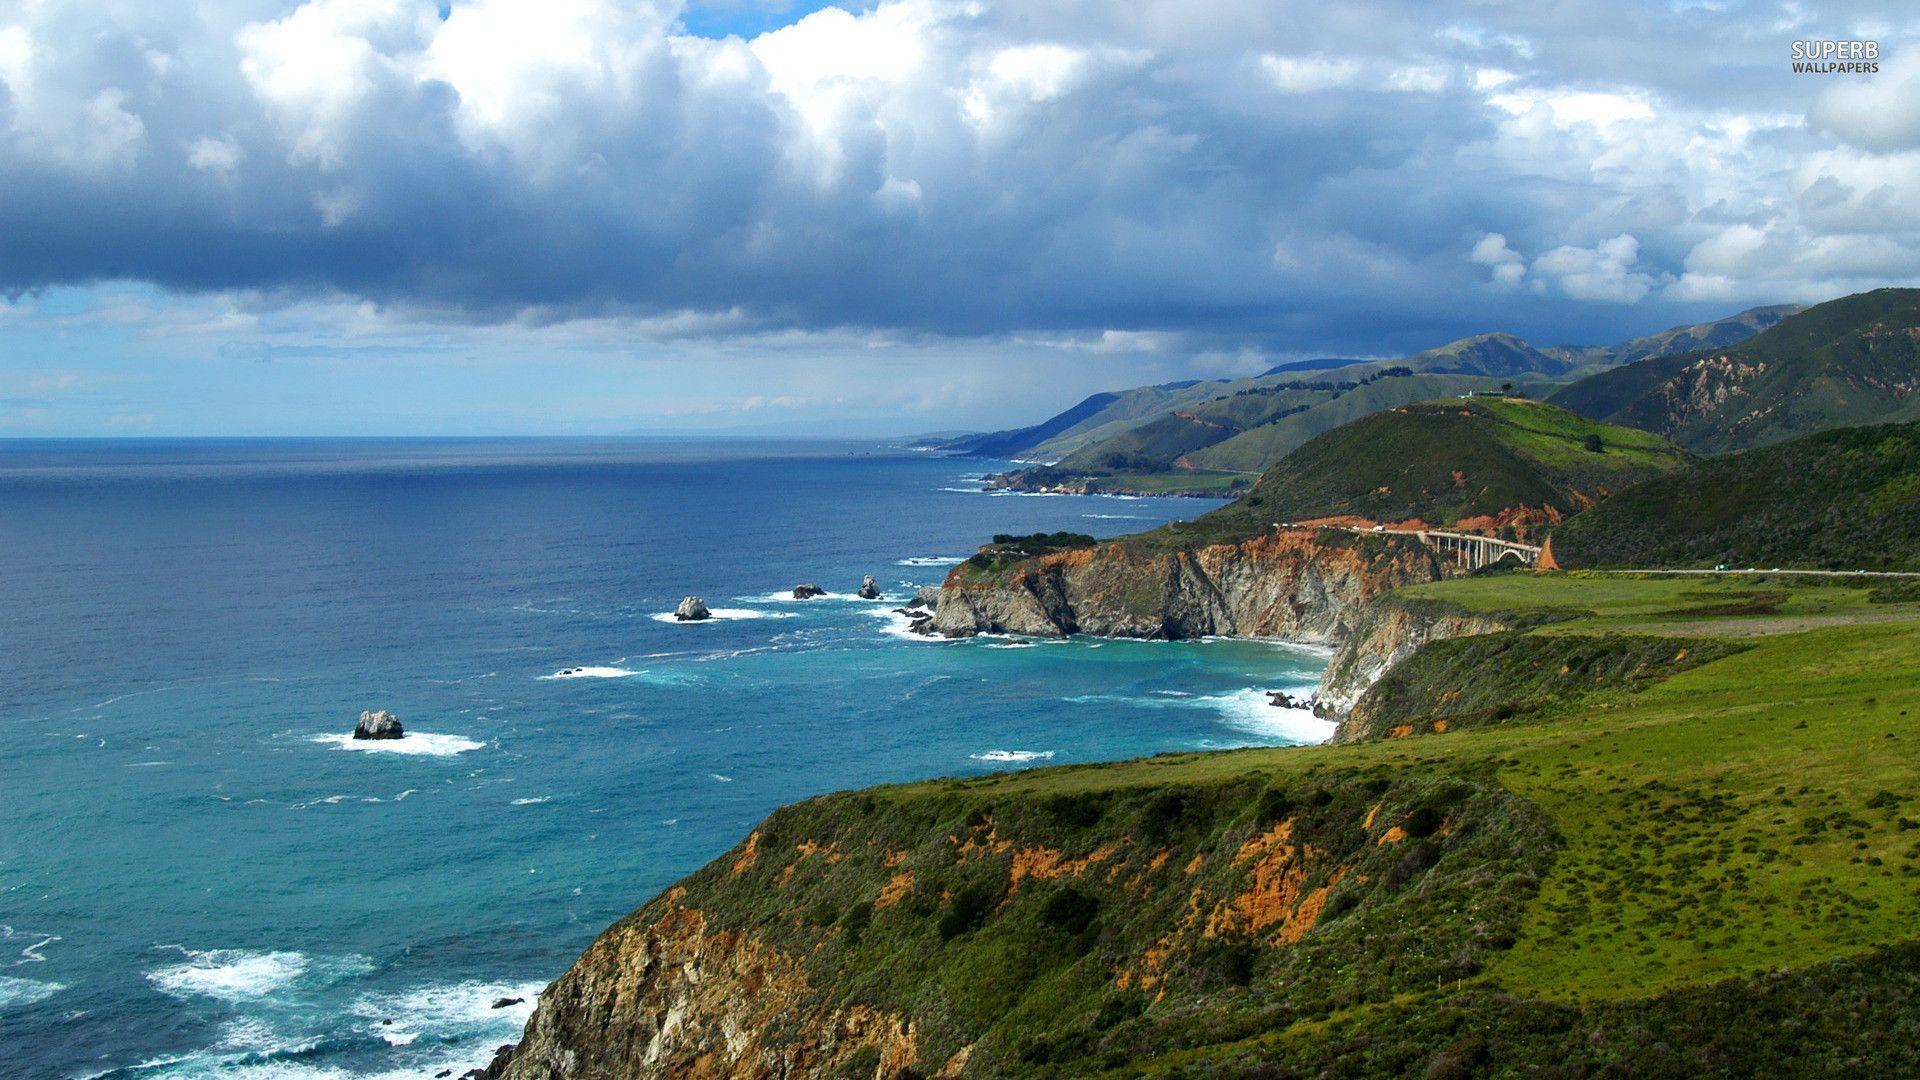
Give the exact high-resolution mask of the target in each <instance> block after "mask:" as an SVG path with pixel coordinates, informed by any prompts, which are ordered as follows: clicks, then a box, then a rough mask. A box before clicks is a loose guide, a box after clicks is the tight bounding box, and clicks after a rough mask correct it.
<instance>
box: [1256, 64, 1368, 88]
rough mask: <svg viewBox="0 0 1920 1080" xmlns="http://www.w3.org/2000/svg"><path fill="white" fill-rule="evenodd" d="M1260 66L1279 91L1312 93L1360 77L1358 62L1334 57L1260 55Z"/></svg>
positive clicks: (1335, 86)
mask: <svg viewBox="0 0 1920 1080" xmlns="http://www.w3.org/2000/svg"><path fill="white" fill-rule="evenodd" d="M1260 66H1261V68H1263V69H1264V70H1265V71H1266V73H1267V78H1269V79H1271V80H1273V85H1274V86H1276V87H1278V88H1279V90H1280V91H1281V92H1282V93H1287V94H1315V93H1320V92H1322V91H1325V90H1337V89H1339V88H1341V87H1345V86H1351V85H1353V84H1354V83H1355V82H1356V81H1357V80H1358V79H1359V78H1360V72H1361V67H1360V64H1359V62H1358V61H1355V60H1351V59H1347V58H1345V57H1337V56H1274V55H1271V54H1269V55H1267V56H1263V57H1261V58H1260Z"/></svg>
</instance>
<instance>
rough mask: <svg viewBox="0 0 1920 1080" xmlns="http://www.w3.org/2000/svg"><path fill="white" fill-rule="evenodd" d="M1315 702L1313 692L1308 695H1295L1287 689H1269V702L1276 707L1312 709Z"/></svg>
mask: <svg viewBox="0 0 1920 1080" xmlns="http://www.w3.org/2000/svg"><path fill="white" fill-rule="evenodd" d="M1313 703H1314V699H1313V695H1311V694H1309V695H1307V696H1306V697H1294V696H1293V695H1292V694H1289V693H1287V692H1286V691H1285V690H1269V691H1268V692H1267V704H1269V705H1271V706H1273V707H1274V708H1276V709H1311V708H1313Z"/></svg>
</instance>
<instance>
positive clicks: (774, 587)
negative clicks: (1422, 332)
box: [0, 439, 1328, 1078]
mask: <svg viewBox="0 0 1920 1080" xmlns="http://www.w3.org/2000/svg"><path fill="white" fill-rule="evenodd" d="M995 467H997V463H991V462H988V463H982V462H974V461H960V460H953V459H944V458H940V457H936V456H930V455H926V454H916V453H912V452H909V451H906V450H903V449H900V448H897V447H888V446H883V445H877V444H872V443H840V442H770V441H767V442H763V441H745V440H728V441H697V440H667V439H659V440H648V439H626V440H490V439H469V440H447V439H437V440H139V441H73V442H65V441H33V442H24V441H17V442H0V1076H7V1077H16V1076H18V1077H36V1078H37V1077H95V1076H107V1077H129V1078H131V1077H141V1078H147V1077H153V1078H159V1077H185V1076H194V1077H199V1076H218V1077H302V1078H304V1077H368V1076H396V1077H398V1076H404V1077H418V1076H433V1075H435V1074H436V1073H439V1072H441V1071H442V1070H452V1071H453V1072H454V1073H455V1074H457V1073H458V1072H460V1071H463V1070H465V1069H467V1068H470V1067H472V1066H475V1065H480V1064H484V1063H485V1062H486V1060H487V1059H488V1058H490V1057H491V1055H492V1052H493V1050H494V1048H495V1047H496V1046H498V1045H499V1044H501V1043H503V1042H510V1041H512V1040H513V1039H514V1038H515V1037H516V1035H517V1033H518V1030H519V1028H520V1026H521V1024H522V1023H524V1021H525V1019H526V1017H527V1015H528V1013H529V1011H530V1010H531V1008H532V1003H533V998H534V996H535V995H536V994H537V993H538V992H539V990H540V989H541V987H542V986H544V984H545V983H546V982H548V981H549V980H551V979H552V978H554V977H556V976H558V975H559V974H560V973H561V972H562V971H563V970H565V969H566V967H567V966H568V964H570V963H571V962H572V960H573V959H574V957H575V956H577V955H578V954H579V952H580V951H581V950H582V949H583V948H585V946H586V945H587V944H588V943H589V942H590V941H591V940H592V939H593V937H594V935H595V934H597V933H598V932H599V931H600V930H601V929H603V928H604V927H605V926H606V925H607V924H609V923H611V922H612V921H613V920H615V919H617V918H618V917H620V916H621V915H624V914H626V913H627V912H628V911H630V910H632V909H633V908H635V907H637V906H639V905H640V904H642V903H643V902H645V901H646V900H647V899H648V898H650V897H651V896H653V895H654V894H655V893H656V892H658V891H659V890H660V889H662V888H663V887H665V886H666V885H668V884H669V883H671V882H672V881H673V880H674V879H676V878H678V877H680V876H682V875H684V874H686V873H687V872H689V871H691V870H694V869H696V868H697V867H699V866H700V865H702V864H703V863H705V862H707V861H708V860H710V859H712V858H713V857H714V856H716V855H718V854H720V853H721V852H722V851H724V850H726V849H727V848H728V847H730V846H732V845H733V844H734V843H735V842H737V841H738V840H739V839H740V838H741V837H742V836H743V835H745V833H746V832H747V830H748V829H750V828H751V827H752V826H753V824H754V823H755V822H756V821H758V820H759V819H760V818H761V817H762V816H764V815H765V814H766V813H767V812H768V811H770V810H771V809H773V808H774V807H775V806H778V805H779V804H781V803H785V802H790V801H793V800H795V799H800V798H804V797H806V796H809V795H814V794H818V793H821V792H826V791H831V790H836V789H843V788H851V787H859V786H864V785H869V784H874V783H880V782H886V781H900V780H912V779H920V778H926V777H933V776H943V775H972V774H979V773H984V772H989V771H994V770H1003V769H1018V768H1031V767H1034V766H1036V765H1046V764H1066V763H1071V762H1082V761H1093V760H1102V759H1114V758H1125V757H1134V756H1138V755H1142V754H1151V753H1158V752H1162V751H1169V750H1182V749H1194V748H1208V747H1230V746H1243V745H1256V744H1258V745H1271V744H1287V743H1297V742H1304V741H1315V740H1317V739H1319V738H1323V737H1324V736H1325V735H1326V734H1327V733H1328V732H1327V730H1326V725H1322V724H1321V723H1319V722H1318V721H1315V720H1313V719H1312V718H1311V717H1309V716H1306V715H1304V714H1301V713H1297V712H1289V711H1284V710H1279V709H1275V708H1273V707H1271V706H1269V705H1267V704H1266V703H1265V700H1264V695H1262V694H1261V693H1260V691H1262V690H1266V689H1289V690H1294V691H1304V690H1306V689H1309V688H1311V687H1312V686H1313V684H1314V683H1315V681H1316V679H1317V678H1318V676H1319V672H1320V670H1321V668H1322V667H1323V666H1324V663H1325V660H1324V657H1323V656H1322V655H1320V654H1317V653H1315V652H1313V651H1310V650H1306V649H1301V648H1295V647H1289V646H1285V645H1280V644H1277V643H1268V642H1249V641H1206V642H1191V643H1164V642H1158V643H1156V642H1123V641H1098V640H1081V639H1075V640H1071V641H1066V642H1055V641H1025V640H1009V639H990V638H980V639H973V640H967V641H958V642H945V641H930V640H926V639H921V638H916V637H914V636H912V635H910V634H907V633H906V632H905V630H904V623H905V620H904V619H902V618H901V617H899V616H897V615H895V614H893V612H892V610H891V609H892V608H893V607H895V606H897V605H898V604H899V603H900V602H901V601H903V600H905V599H906V598H907V597H908V596H909V595H910V592H911V590H912V589H913V588H914V587H916V586H919V585H927V584H935V583H937V582H938V581H939V580H940V579H941V577H942V576H944V574H945V573H946V571H947V568H948V567H949V566H950V565H952V564H953V563H954V562H956V561H958V560H959V558H961V557H962V556H965V555H967V554H970V553H971V552H972V551H973V550H974V548H975V547H976V546H977V545H978V544H979V543H981V542H982V541H983V540H985V539H986V538H987V537H989V536H990V535H991V534H993V533H996V532H1013V533H1026V532H1034V531H1054V530H1062V529H1064V530H1071V531H1075V532H1090V533H1094V534H1096V535H1116V534H1119V533H1125V532H1132V531H1136V530H1139V529H1144V528H1149V527H1152V526H1154V525H1158V524H1161V523H1163V522H1166V521H1169V520H1174V519H1177V518H1190V517H1193V516H1195V515H1196V514H1199V513H1201V512H1203V511H1204V510H1206V509H1208V508H1210V507H1211V506H1213V505H1215V504H1214V503H1212V502H1209V501H1204V500H1195V499H1128V498H1114V497H1099V496H1051V497H1049V496H1012V495H992V494H988V493H984V492H982V491H980V490H979V476H980V474H981V473H982V472H983V471H985V470H988V469H992V468H995ZM866 573H871V574H873V575H874V576H875V577H876V578H877V579H878V580H879V582H880V583H881V586H882V588H883V589H884V590H885V593H886V597H887V599H886V600H885V601H883V602H878V603H872V602H863V601H859V600H855V599H851V598H850V594H851V593H852V592H853V591H854V589H855V588H856V587H857V586H858V584H859V581H860V578H861V575H863V574H866ZM801 582H813V583H818V584H819V585H821V586H823V587H824V588H826V589H827V590H829V592H830V593H832V594H834V595H832V596H830V597H829V598H824V599H819V600H813V601H808V602H804V603H801V602H795V601H793V600H792V599H791V598H790V595H789V593H790V590H791V589H792V587H793V586H794V585H796V584H798V583H801ZM687 594H694V595H699V596H702V597H704V598H705V599H706V601H707V603H708V604H709V605H710V606H711V607H712V608H713V609H714V611H715V614H716V616H718V617H717V618H716V619H714V620H713V621H711V622H706V623H699V624H679V623H676V622H674V621H673V620H672V618H671V616H670V613H671V611H672V610H673V608H674V605H675V604H676V603H677V602H678V601H679V599H680V598H681V597H682V596H683V595H687ZM569 669H571V673H570V674H566V672H568V671H569ZM382 708H384V709H390V710H392V711H393V712H395V713H396V714H398V715H399V716H400V718H401V720H402V721H403V723H404V724H405V725H406V729H407V731H408V732H409V735H408V736H407V738H405V739H403V740H401V741H399V742H397V743H390V744H373V745H369V744H366V743H361V744H357V745H356V744H354V743H352V742H351V740H349V739H348V738H347V735H348V733H349V732H351V730H352V728H353V724H354V720H355V718H356V717H357V716H358V715H359V713H360V712H361V711H362V710H364V709H382ZM516 999H517V1000H516ZM501 1001H509V1002H512V1003H511V1004H505V1005H501V1006H500V1007H497V1008H496V1007H495V1005H496V1003H498V1002H501Z"/></svg>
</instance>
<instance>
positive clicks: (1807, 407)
mask: <svg viewBox="0 0 1920 1080" xmlns="http://www.w3.org/2000/svg"><path fill="white" fill-rule="evenodd" d="M1759 310H1767V309H1759ZM1916 391H1920V289H1876V290H1874V291H1872V292H1866V293H1858V294H1856V295H1853V296H1848V297H1843V298H1841V299H1839V300H1832V301H1829V302H1827V303H1824V304H1820V305H1817V306H1815V307H1811V308H1808V309H1806V310H1804V311H1801V312H1798V313H1796V314H1792V315H1788V316H1786V317H1784V318H1781V319H1780V320H1778V322H1776V323H1775V324H1774V325H1773V326H1772V327H1771V328H1769V329H1766V330H1764V331H1762V332H1760V333H1759V334H1757V335H1755V336H1753V337H1751V338H1748V339H1747V340H1745V341H1742V342H1740V343H1739V344H1736V345H1731V346H1726V347H1715V348H1709V349H1700V350H1695V351H1693V352H1684V353H1676V354H1670V355H1661V356H1653V357H1649V358H1647V359H1644V360H1639V361H1636V362H1634V363H1631V364H1628V365H1626V366H1624V367H1619V368H1615V369H1613V370H1611V371H1604V372H1601V373H1599V374H1597V375H1593V376H1590V377H1588V378H1586V379H1583V380H1581V381H1579V382H1576V383H1574V384H1573V385H1571V386H1569V387H1567V388H1565V389H1564V390H1561V391H1559V392H1558V393H1556V394H1555V395H1554V396H1553V398H1552V399H1551V400H1552V401H1553V402H1554V403H1555V404H1558V405H1561V406H1564V407H1566V408H1568V409H1572V410H1573V411H1575V412H1578V413H1580V414H1582V415H1584V416H1590V417H1594V418H1597V419H1603V420H1608V421H1611V422H1613V423H1619V424H1628V425H1631V426H1634V427H1639V428H1644V429H1646V430H1648V431H1655V432H1659V433H1660V434H1663V435H1666V436H1668V437H1670V438H1672V439H1673V440H1674V441H1675V442H1678V443H1680V444H1681V445H1682V446H1685V447H1687V448H1688V449H1690V450H1693V451H1696V452H1698V453H1704V454H1714V453H1725V452H1728V451H1732V450H1739V449H1745V448H1748V447H1754V446H1763V445H1766V444H1768V443H1775V442H1781V441H1784V440H1787V439H1792V438H1795V437H1797V436H1800V435H1806V434H1810V433H1812V432H1816V431H1824V430H1828V429H1830V428H1836V427H1844V426H1848V425H1853V424H1870V423H1876V422H1883V421H1898V420H1910V419H1920V393H1916Z"/></svg>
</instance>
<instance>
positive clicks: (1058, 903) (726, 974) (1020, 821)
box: [491, 751, 1555, 1080]
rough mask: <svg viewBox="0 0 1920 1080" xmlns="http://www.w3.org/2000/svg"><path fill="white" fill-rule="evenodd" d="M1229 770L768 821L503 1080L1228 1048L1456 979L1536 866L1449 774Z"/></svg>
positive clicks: (801, 811)
mask: <svg viewBox="0 0 1920 1080" xmlns="http://www.w3.org/2000/svg"><path fill="white" fill-rule="evenodd" d="M1263 753H1265V754H1272V753H1274V752H1272V751H1254V752H1253V754H1255V755H1258V754H1263ZM1243 758H1245V755H1243ZM1217 760H1218V756H1217V755H1206V756H1200V755H1194V756H1189V757H1187V758H1185V759H1173V758H1165V757H1163V758H1156V759H1153V760H1152V761H1151V762H1140V763H1133V764H1124V765H1118V766H1097V767H1083V768H1079V769H1061V770H1050V771H1048V772H1047V773H1046V774H1044V775H1040V774H1027V775H1026V776H1024V777H998V778H982V779H980V780H977V781H971V782H956V781H937V782H933V783H928V784H921V785H915V786H913V787H910V788H888V789H875V790H873V791H869V792H856V793H850V794H844V795H836V796H829V797H826V798H821V799H814V800H811V801H809V802H807V803H802V804H799V805H797V806H792V807H787V808H784V809H782V810H780V811H777V812H775V814H774V815H773V816H772V817H770V818H768V819H767V820H766V821H765V822H764V823H762V824H761V826H760V827H759V828H758V829H756V830H755V831H754V832H753V833H752V834H751V835H750V836H749V837H748V838H747V839H746V840H745V841H743V842H742V843H741V844H740V845H739V846H737V847H735V848H734V850H733V851H731V852H729V853H727V854H726V855H724V856H722V857H721V858H719V859H717V860H715V861H714V862H713V863H711V864H709V865H708V866H707V867H706V868H704V869H702V870H700V871H698V872H697V873H695V874H693V875H691V876H690V877H688V878H686V879H685V880H683V881H682V882H681V883H680V884H679V885H677V886H675V887H674V888H672V889H670V890H669V891H668V892H666V893H665V894H663V895H662V896H660V897H658V898H656V899H655V900H654V901H653V902H651V903H649V904H648V905H647V906H646V907H644V908H642V909H640V910H639V911H637V912H635V913H634V914H633V915H631V916H629V917H628V918H626V919H624V920H622V921H621V922H619V923H617V924H615V925H614V926H613V927H612V928H610V929H609V930H607V931H606V932H605V933H604V934H602V935H601V936H600V938H599V939H598V940H597V941H595V942H594V943H593V945H592V946H591V947H590V948H589V949H588V950H587V951H586V953H585V954H583V955H582V956H581V957H580V959H579V960H578V961H577V962H576V963H575V964H574V966H573V968H572V969H571V970H569V971H568V972H567V973H566V974H565V975H564V976H562V977H561V978H560V979H559V980H558V981H556V982H555V983H554V984H553V985H552V986H550V987H549V988H548V989H547V990H546V992H545V993H543V994H542V995H541V998H540V1003H539V1006H538V1008H537V1009H536V1011H535V1013H534V1015H533V1017H532V1019H531V1020H530V1021H529V1022H528V1025H527V1028H526V1031H525V1033H524V1036H523V1038H522V1040H521V1042H520V1044H519V1046H518V1048H517V1049H515V1050H513V1051H512V1052H511V1053H510V1054H509V1055H506V1056H504V1057H503V1058H502V1059H501V1060H499V1061H498V1062H496V1064H495V1066H494V1068H493V1070H492V1071H491V1075H493V1076H496V1077H499V1076H504V1077H505V1078H507V1080H612V1078H622V1080H630V1078H642V1077H741V1078H745V1077H754V1078H761V1077H808V1078H811V1077H823V1078H824V1077H860V1078H873V1080H883V1078H905V1077H934V1076H960V1075H967V1076H1006V1075H1030V1074H1034V1073H1037V1072H1038V1073H1045V1074H1048V1075H1063V1076H1064V1075H1080V1074H1085V1073H1088V1072H1103V1071H1106V1070H1111V1069H1116V1068H1121V1067H1124V1066H1128V1065H1130V1064H1133V1063H1138V1062H1144V1061H1149V1060H1151V1059H1153V1058H1154V1057H1155V1056H1157V1055H1159V1054H1163V1053H1167V1052H1169V1051H1175V1050H1179V1049H1182V1048H1184V1049H1187V1050H1194V1049H1200V1048H1205V1047H1216V1046H1217V1047H1229V1048H1230V1047H1233V1046H1236V1045H1239V1044H1240V1043H1241V1042H1242V1041H1243V1040H1246V1039H1248V1038H1249V1037H1251V1036H1253V1035H1256V1034H1260V1033H1263V1032H1267V1031H1273V1030H1280V1029H1283V1028H1286V1027H1287V1026H1289V1025H1290V1024H1293V1023H1296V1022H1299V1021H1309V1020H1314V1019H1318V1018H1323V1017H1327V1016H1329V1015H1332V1014H1333V1013H1335V1012H1336V1011H1340V1010H1351V1009H1353V1008H1356V1007H1366V1006H1376V1007H1383V1008H1384V1007H1387V1005H1388V1004H1389V1003H1390V1002H1393V1001H1394V1000H1396V998H1397V997H1398V996H1400V995H1405V994H1410V993H1415V992H1419V991H1421V990H1423V989H1430V988H1432V987H1434V986H1438V985H1446V984H1451V983H1454V982H1456V981H1458V980H1461V979H1466V978H1470V977H1471V976H1472V975H1473V974H1474V973H1475V972H1477V971H1478V970H1479V969H1480V968H1481V966H1482V965H1483V964H1484V963H1486V962H1487V961H1488V959H1489V958H1491V957H1492V956H1494V955H1497V954H1498V953H1500V952H1501V951H1503V950H1505V949H1508V948H1510V947H1511V946H1512V943H1513V941H1514V940H1515V935H1516V934H1517V932H1518V916H1519V912H1520V911H1521V910H1523V909H1524V907H1525V901H1526V899H1527V898H1529V897H1530V896H1531V895H1532V894H1533V891H1534V889H1535V888H1536V885H1537V882H1538V880H1539V878H1540V875H1541V874H1542V873H1543V871H1544V870H1545V868H1546V866H1547V865H1548V863H1549V862H1550V860H1551V858H1552V854H1553V850H1554V847H1555V841H1554V839H1553V836H1552V832H1551V829H1550V828H1548V827H1547V824H1546V821H1545V819H1544V818H1543V817H1542V816H1541V815H1540V814H1539V813H1538V812H1537V811H1536V810H1534V808H1532V807H1531V806H1530V805H1528V804H1526V803H1525V802H1523V801H1522V800H1519V799H1516V798H1515V797H1513V796H1512V795H1511V794H1509V793H1507V792H1505V791H1503V790H1501V789H1499V788H1498V787H1495V786H1491V785H1487V784H1485V783H1483V782H1481V781H1479V780H1476V779H1473V778H1471V777H1467V776H1464V775H1460V774H1456V773H1453V772H1451V771H1450V770H1446V769H1428V770H1422V771H1420V772H1418V773H1412V774H1404V773H1403V774H1402V775H1399V776H1396V777H1392V778H1381V777H1379V776H1378V775H1377V774H1375V773H1371V772H1367V771H1365V770H1364V769H1360V768H1353V767H1344V766H1340V767H1335V768H1332V769H1330V770H1316V771H1314V772H1313V773H1312V774H1311V775H1305V774H1302V773H1300V772H1298V771H1291V772H1283V773H1280V774H1268V773H1265V772H1263V771H1261V770H1259V769H1257V768H1256V769H1254V770H1252V771H1249V770H1248V769H1247V768H1245V767H1242V768H1239V769H1234V770H1230V771H1229V772H1227V773H1226V774H1224V775H1223V774H1222V773H1220V772H1218V771H1216V770H1215V769H1214V767H1213V765H1212V763H1213V762H1214V761H1217ZM1254 764H1255V762H1254V761H1253V760H1251V759H1247V760H1244V761H1243V766H1245V765H1254ZM1259 764H1265V765H1268V766H1273V765H1280V764H1282V762H1280V761H1278V760H1274V761H1265V760H1262V761H1261V762H1259ZM1036 777H1038V779H1040V780H1041V782H1042V783H1041V785H1040V786H1039V787H1038V788H1036V787H1035V785H1034V783H1033V780H1034V779H1035V778H1036ZM1174 1056H1175V1057H1176V1058H1177V1057H1178V1056H1179V1055H1178V1054H1175V1055H1174Z"/></svg>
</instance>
